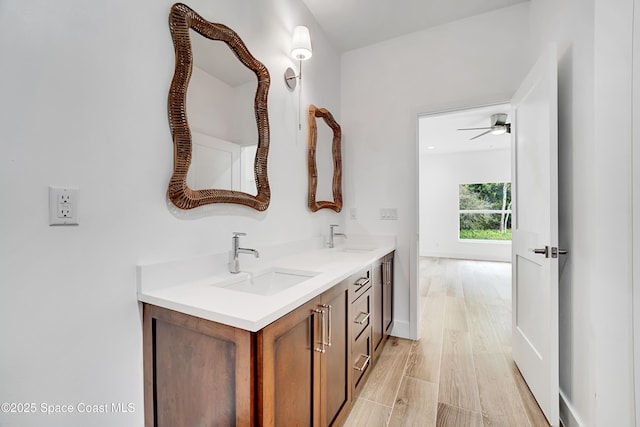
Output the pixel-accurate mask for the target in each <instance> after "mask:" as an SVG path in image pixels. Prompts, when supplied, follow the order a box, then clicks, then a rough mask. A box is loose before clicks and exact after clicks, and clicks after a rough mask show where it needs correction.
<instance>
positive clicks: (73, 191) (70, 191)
mask: <svg viewBox="0 0 640 427" xmlns="http://www.w3.org/2000/svg"><path fill="white" fill-rule="evenodd" d="M78 224H79V223H78V189H77V188H64V187H53V186H51V187H49V225H78Z"/></svg>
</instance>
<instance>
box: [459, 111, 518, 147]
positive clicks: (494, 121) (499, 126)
mask: <svg viewBox="0 0 640 427" xmlns="http://www.w3.org/2000/svg"><path fill="white" fill-rule="evenodd" d="M458 130H485V132H482V133H481V134H479V135H476V136H474V137H473V138H470V139H469V141H471V140H474V139H476V138H480V137H481V136H484V135H486V134H489V133H491V134H494V135H500V134H503V133H511V123H507V115H506V114H505V113H497V114H492V115H491V126H489V127H484V128H463V129H458Z"/></svg>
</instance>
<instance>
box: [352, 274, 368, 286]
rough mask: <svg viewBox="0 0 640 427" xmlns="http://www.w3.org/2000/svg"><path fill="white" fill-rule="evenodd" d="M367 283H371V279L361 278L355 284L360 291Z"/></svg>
mask: <svg viewBox="0 0 640 427" xmlns="http://www.w3.org/2000/svg"><path fill="white" fill-rule="evenodd" d="M367 283H369V278H368V277H361V278H359V279H358V280H356V283H354V285H356V286H357V287H358V289H360V288H361V287H363V286H365V285H366V284H367Z"/></svg>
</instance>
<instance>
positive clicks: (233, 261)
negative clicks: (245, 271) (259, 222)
mask: <svg viewBox="0 0 640 427" xmlns="http://www.w3.org/2000/svg"><path fill="white" fill-rule="evenodd" d="M246 235H247V233H240V232H237V231H234V232H233V238H232V243H231V252H230V254H229V272H231V273H233V274H238V273H240V261H238V255H239V254H253V255H254V256H255V257H256V258H260V253H259V252H258V251H257V250H255V249H249V248H241V247H240V236H246Z"/></svg>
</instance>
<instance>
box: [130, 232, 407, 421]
mask: <svg viewBox="0 0 640 427" xmlns="http://www.w3.org/2000/svg"><path fill="white" fill-rule="evenodd" d="M394 249H395V244H394V243H388V242H387V243H383V244H378V245H376V246H368V247H366V248H348V247H343V248H334V249H316V250H307V251H302V252H299V253H297V254H295V255H290V256H285V257H276V258H274V259H272V260H271V261H270V262H268V264H269V266H268V267H265V266H264V265H262V266H260V268H254V270H255V271H258V270H259V271H264V269H265V268H266V269H267V271H269V272H270V273H269V274H270V275H271V276H273V277H274V278H277V277H285V276H278V275H275V273H274V272H276V273H277V272H281V274H283V275H284V274H285V273H286V272H289V271H290V272H294V275H295V274H302V273H301V272H304V273H305V274H307V276H303V279H301V281H300V282H299V283H296V284H294V285H291V286H289V287H286V288H284V289H278V288H275V290H273V291H266V294H263V295H260V294H257V293H256V292H263V293H265V292H264V291H255V290H249V291H246V290H239V289H240V288H239V287H238V286H239V285H235V284H234V285H231V286H229V287H226V288H225V287H224V286H217V284H219V283H223V284H226V283H230V282H229V281H230V280H231V283H240V281H241V280H243V279H242V278H238V279H236V278H229V277H228V276H229V275H226V274H218V275H213V276H208V277H200V278H195V279H194V278H189V279H188V280H187V281H185V282H182V283H181V282H177V283H173V284H169V283H168V282H167V283H159V282H162V280H168V281H169V282H170V280H169V279H167V277H166V276H167V275H166V274H163V273H162V268H160V269H159V270H158V269H156V271H153V269H147V270H144V268H141V267H139V279H140V280H139V283H141V282H142V283H144V281H145V280H146V282H147V284H149V283H151V285H150V286H147V287H145V286H144V285H143V286H140V288H139V292H138V295H139V300H140V301H142V302H143V303H144V304H143V307H144V309H143V312H144V321H143V325H144V334H143V335H144V377H145V385H144V389H145V423H146V425H147V426H159V427H163V426H177V425H229V426H233V425H237V426H286V425H296V426H305V425H308V426H330V425H340V424H341V423H342V421H343V420H344V418H345V417H346V415H347V414H348V412H349V409H350V407H351V404H352V402H353V400H354V398H355V396H356V395H357V393H358V391H359V390H360V388H361V387H362V385H363V384H364V382H365V381H366V378H367V374H368V373H369V371H370V370H371V367H372V366H373V364H374V363H375V361H376V359H377V355H378V354H379V353H380V351H381V350H382V348H383V346H384V343H385V340H386V338H387V337H388V336H389V333H390V332H391V328H392V325H393V256H394ZM245 259H247V258H244V259H243V260H245ZM163 268H164V267H163ZM167 268H168V269H167V271H169V270H172V269H171V268H170V267H167ZM189 270H190V271H191V272H190V273H188V274H187V275H189V274H191V275H198V274H199V273H196V272H193V270H196V271H197V270H198V268H197V267H195V268H194V267H193V266H190V269H189ZM249 270H251V268H250V269H249ZM310 272H313V273H314V274H313V275H311V274H310ZM200 274H201V272H200ZM249 274H252V273H249ZM253 274H254V276H253V277H256V278H257V277H259V275H258V274H256V273H253ZM145 276H146V277H145ZM161 277H163V279H160V278H161ZM285 279H286V277H285ZM234 281H235V282H234ZM153 282H156V283H153ZM212 284H213V285H212ZM243 286H244V285H243ZM234 287H235V289H234ZM243 289H244V288H243ZM234 308H235V310H234Z"/></svg>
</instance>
